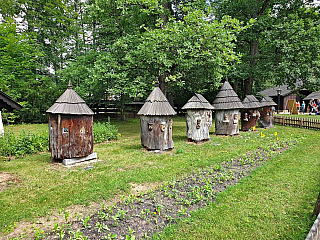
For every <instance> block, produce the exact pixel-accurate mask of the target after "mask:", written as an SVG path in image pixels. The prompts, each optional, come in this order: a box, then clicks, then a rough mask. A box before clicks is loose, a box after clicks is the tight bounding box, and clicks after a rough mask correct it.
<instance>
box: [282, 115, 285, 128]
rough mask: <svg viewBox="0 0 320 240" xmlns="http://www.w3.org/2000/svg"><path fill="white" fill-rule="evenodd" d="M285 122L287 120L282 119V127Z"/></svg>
mask: <svg viewBox="0 0 320 240" xmlns="http://www.w3.org/2000/svg"><path fill="white" fill-rule="evenodd" d="M285 120H286V119H285V117H283V118H282V126H284V124H285Z"/></svg>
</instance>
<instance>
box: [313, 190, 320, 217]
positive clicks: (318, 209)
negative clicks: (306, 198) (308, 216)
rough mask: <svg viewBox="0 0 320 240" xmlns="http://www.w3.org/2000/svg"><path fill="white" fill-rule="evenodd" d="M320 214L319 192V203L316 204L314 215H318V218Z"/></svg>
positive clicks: (319, 198) (319, 199)
mask: <svg viewBox="0 0 320 240" xmlns="http://www.w3.org/2000/svg"><path fill="white" fill-rule="evenodd" d="M319 213H320V192H319V196H318V200H317V203H316V206H315V208H314V210H313V215H316V216H318V215H319Z"/></svg>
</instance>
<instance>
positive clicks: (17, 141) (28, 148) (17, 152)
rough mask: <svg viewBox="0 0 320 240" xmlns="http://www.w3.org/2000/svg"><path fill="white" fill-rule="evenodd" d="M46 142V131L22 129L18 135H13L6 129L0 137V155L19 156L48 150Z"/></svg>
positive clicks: (47, 139)
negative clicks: (33, 131) (34, 132)
mask: <svg viewBox="0 0 320 240" xmlns="http://www.w3.org/2000/svg"><path fill="white" fill-rule="evenodd" d="M48 142H49V138H48V131H43V132H41V133H38V134H33V133H32V132H26V131H25V130H23V131H22V132H21V133H20V134H19V136H15V135H14V133H13V132H11V131H6V132H5V133H4V135H3V136H2V137H0V146H1V148H0V155H1V156H21V155H26V154H33V153H37V152H42V151H45V150H48Z"/></svg>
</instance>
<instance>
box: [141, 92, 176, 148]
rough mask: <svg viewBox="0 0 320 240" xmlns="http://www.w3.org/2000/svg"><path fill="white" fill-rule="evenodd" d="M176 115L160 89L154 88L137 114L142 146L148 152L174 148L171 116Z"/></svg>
mask: <svg viewBox="0 0 320 240" xmlns="http://www.w3.org/2000/svg"><path fill="white" fill-rule="evenodd" d="M176 114H177V113H176V112H175V111H174V109H173V108H172V107H171V105H170V103H169V102H168V100H167V98H166V97H165V96H164V94H163V93H162V91H161V90H160V88H159V87H155V88H154V90H153V91H152V92H151V94H150V95H149V97H148V98H147V100H146V101H145V103H144V105H143V106H142V108H141V109H140V111H139V112H138V115H141V117H140V125H141V144H142V146H144V147H145V148H146V149H148V150H167V149H172V148H174V144H173V140H172V116H173V115H176Z"/></svg>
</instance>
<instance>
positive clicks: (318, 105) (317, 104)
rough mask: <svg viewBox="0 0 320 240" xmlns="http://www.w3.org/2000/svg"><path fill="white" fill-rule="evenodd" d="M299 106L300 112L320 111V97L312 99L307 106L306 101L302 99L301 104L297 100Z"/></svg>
mask: <svg viewBox="0 0 320 240" xmlns="http://www.w3.org/2000/svg"><path fill="white" fill-rule="evenodd" d="M297 108H298V112H301V113H305V112H309V113H316V114H317V113H318V112H319V111H320V99H318V100H317V101H316V100H314V99H311V100H310V101H309V103H308V105H307V106H306V104H305V102H304V101H302V103H301V105H300V102H299V101H297Z"/></svg>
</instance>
